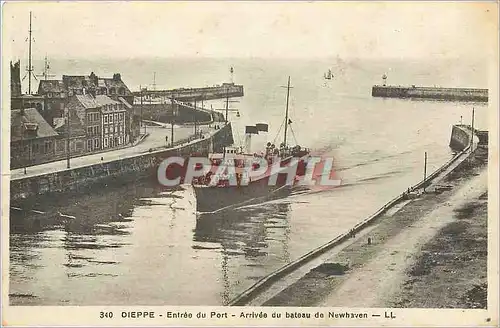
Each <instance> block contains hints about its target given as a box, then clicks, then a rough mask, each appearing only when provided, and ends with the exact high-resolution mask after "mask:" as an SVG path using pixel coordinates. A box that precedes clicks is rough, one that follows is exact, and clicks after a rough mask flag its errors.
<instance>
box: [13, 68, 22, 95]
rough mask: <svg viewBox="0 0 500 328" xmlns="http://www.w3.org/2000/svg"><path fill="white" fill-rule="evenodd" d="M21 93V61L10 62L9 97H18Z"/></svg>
mask: <svg viewBox="0 0 500 328" xmlns="http://www.w3.org/2000/svg"><path fill="white" fill-rule="evenodd" d="M21 94H22V91H21V61H19V60H18V61H17V62H15V63H14V64H12V62H10V96H11V97H18V96H20V95H21Z"/></svg>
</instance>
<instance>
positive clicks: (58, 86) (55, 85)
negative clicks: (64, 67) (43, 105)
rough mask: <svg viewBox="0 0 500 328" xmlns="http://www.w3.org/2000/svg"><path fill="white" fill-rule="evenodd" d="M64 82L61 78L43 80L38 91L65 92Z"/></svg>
mask: <svg viewBox="0 0 500 328" xmlns="http://www.w3.org/2000/svg"><path fill="white" fill-rule="evenodd" d="M64 91H65V88H64V83H63V81H61V80H41V81H40V84H39V85H38V93H47V92H64Z"/></svg>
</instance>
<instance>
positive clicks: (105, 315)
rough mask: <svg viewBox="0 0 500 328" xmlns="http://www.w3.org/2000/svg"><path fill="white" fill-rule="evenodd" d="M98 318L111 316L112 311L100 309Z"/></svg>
mask: <svg viewBox="0 0 500 328" xmlns="http://www.w3.org/2000/svg"><path fill="white" fill-rule="evenodd" d="M99 317H100V318H109V319H111V318H113V312H103V311H101V312H100V315H99Z"/></svg>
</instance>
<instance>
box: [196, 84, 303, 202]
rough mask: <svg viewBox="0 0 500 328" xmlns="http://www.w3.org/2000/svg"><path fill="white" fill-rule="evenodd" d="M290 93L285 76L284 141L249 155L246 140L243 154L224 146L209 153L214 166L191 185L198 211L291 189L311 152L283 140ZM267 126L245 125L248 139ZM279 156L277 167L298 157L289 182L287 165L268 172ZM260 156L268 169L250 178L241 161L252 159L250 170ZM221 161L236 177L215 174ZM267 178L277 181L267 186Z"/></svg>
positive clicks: (273, 196) (270, 196)
mask: <svg viewBox="0 0 500 328" xmlns="http://www.w3.org/2000/svg"><path fill="white" fill-rule="evenodd" d="M289 96H290V77H289V78H288V86H287V100H286V102H287V104H286V112H285V132H284V139H283V140H284V141H283V142H282V143H281V144H280V147H279V148H276V146H275V145H274V144H271V143H270V142H268V143H267V146H266V149H265V152H263V153H262V154H256V153H254V154H250V153H249V152H248V150H249V149H248V148H249V147H248V143H247V152H246V153H244V152H243V151H242V149H241V148H226V149H224V152H223V153H222V154H220V153H219V154H211V155H210V156H209V158H210V160H211V162H212V165H213V167H212V169H211V170H210V171H209V172H208V173H207V174H206V175H205V176H204V177H201V178H200V179H198V180H197V181H195V182H193V184H192V186H193V188H194V191H195V194H196V208H197V211H198V212H214V211H217V210H221V209H224V208H227V207H230V206H233V205H240V206H243V205H248V204H250V203H251V202H252V201H254V200H258V199H260V198H265V199H266V200H269V199H276V198H281V197H286V196H287V195H288V194H289V193H290V192H291V188H292V187H293V184H294V182H295V181H296V180H297V178H298V177H300V176H304V175H305V172H306V163H307V160H308V158H309V154H310V151H309V149H307V148H302V147H301V146H299V145H296V146H293V147H291V146H289V145H288V144H287V142H286V141H287V130H288V125H290V124H291V123H292V121H291V120H290V118H289V117H288V101H289ZM267 128H268V126H267V124H257V125H256V126H247V127H246V131H245V133H246V136H247V140H249V139H250V136H251V134H256V133H258V131H259V130H262V131H264V130H263V129H265V131H267ZM278 158H279V159H280V166H283V165H288V164H289V163H290V161H291V160H292V158H299V160H298V162H297V172H296V177H295V178H294V179H293V181H292V183H287V176H286V175H285V174H284V172H286V169H287V168H286V167H283V168H282V169H280V170H279V171H278V172H271V168H272V163H274V161H275V160H276V159H278ZM262 159H264V160H266V161H267V163H268V169H267V171H266V172H265V173H264V174H262V175H261V176H260V177H257V178H255V179H251V178H250V177H249V176H248V175H247V174H246V172H245V169H244V164H245V163H248V162H251V163H252V165H253V169H258V161H260V160H262ZM223 162H224V163H226V164H227V165H228V166H233V167H234V171H235V173H236V176H235V177H229V176H227V175H225V174H219V175H216V174H217V173H216V171H217V167H218V166H219V165H221V164H222V163H223ZM280 171H281V173H280ZM230 178H233V180H236V182H237V184H236V185H230ZM212 179H214V181H215V183H213V184H210V182H211V181H212ZM270 179H276V183H275V184H274V185H271V186H269V180H270Z"/></svg>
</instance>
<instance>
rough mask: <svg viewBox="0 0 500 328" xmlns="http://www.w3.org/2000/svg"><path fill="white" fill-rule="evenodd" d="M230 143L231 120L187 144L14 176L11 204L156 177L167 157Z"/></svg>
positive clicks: (203, 151)
mask: <svg viewBox="0 0 500 328" xmlns="http://www.w3.org/2000/svg"><path fill="white" fill-rule="evenodd" d="M232 143H233V135H232V128H231V124H228V125H226V126H223V127H222V128H221V129H219V130H217V131H216V132H215V133H214V134H213V135H212V136H210V137H209V138H205V139H199V140H196V141H192V142H190V143H189V144H187V145H182V146H177V147H174V148H170V149H164V150H158V151H153V152H150V153H146V154H141V155H137V156H133V157H129V158H123V159H118V160H114V161H108V162H101V163H96V164H93V165H89V166H85V167H78V168H71V169H66V170H62V171H58V172H52V173H47V174H42V175H37V176H32V177H22V178H19V179H14V180H11V182H10V200H11V205H12V203H16V202H17V201H23V200H26V199H29V198H33V197H39V196H42V195H51V194H56V195H57V194H62V193H66V192H69V193H71V192H83V191H85V190H88V189H89V188H92V187H96V186H100V185H104V184H107V183H125V182H127V181H129V180H130V179H132V180H137V179H139V178H143V177H147V176H150V177H156V169H157V167H158V165H159V164H160V163H161V161H162V160H164V159H165V158H167V157H170V156H184V157H186V156H190V155H194V154H196V155H207V154H208V152H209V150H210V147H211V146H213V150H214V151H215V152H222V150H223V147H224V146H228V145H231V144H232Z"/></svg>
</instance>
